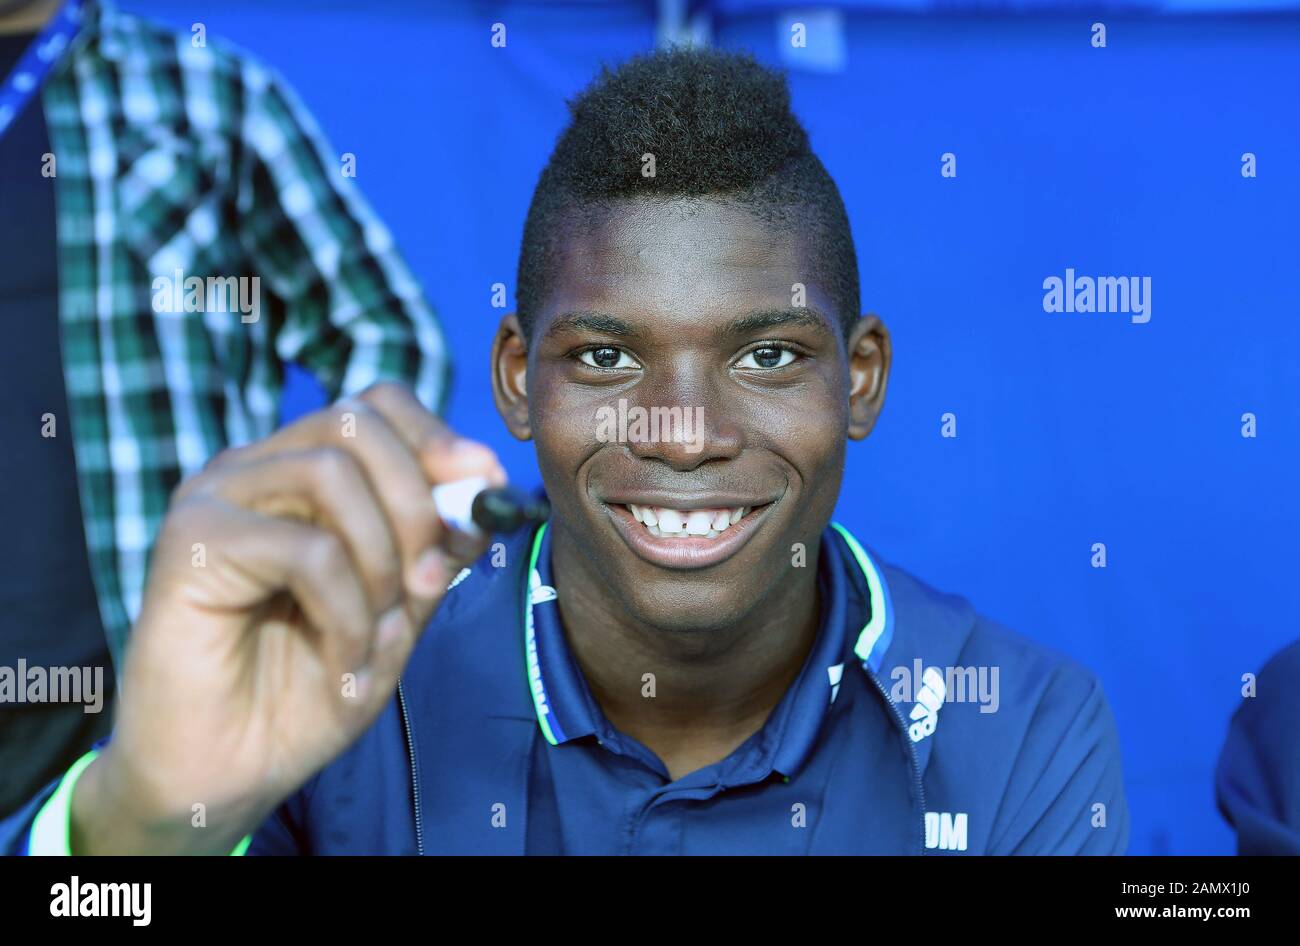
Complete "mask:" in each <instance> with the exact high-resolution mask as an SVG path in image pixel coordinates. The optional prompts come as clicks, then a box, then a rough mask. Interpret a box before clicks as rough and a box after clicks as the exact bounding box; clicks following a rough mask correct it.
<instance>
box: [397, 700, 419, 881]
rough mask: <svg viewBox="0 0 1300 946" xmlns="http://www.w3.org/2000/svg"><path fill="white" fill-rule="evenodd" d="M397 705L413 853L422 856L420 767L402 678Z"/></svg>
mask: <svg viewBox="0 0 1300 946" xmlns="http://www.w3.org/2000/svg"><path fill="white" fill-rule="evenodd" d="M397 706H398V709H400V710H401V716H402V732H403V734H405V736H406V751H407V752H408V753H409V754H410V759H411V800H412V802H413V803H414V805H415V853H416V855H417V856H419V857H423V856H424V829H423V828H422V827H421V826H420V768H419V766H418V765H417V764H416V761H415V734H414V733H412V732H411V716H410V714H409V713H408V712H407V711H406V691H405V690H403V689H402V678H401V677H398V678H397Z"/></svg>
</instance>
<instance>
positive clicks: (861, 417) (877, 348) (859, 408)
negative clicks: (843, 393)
mask: <svg viewBox="0 0 1300 946" xmlns="http://www.w3.org/2000/svg"><path fill="white" fill-rule="evenodd" d="M848 354H849V429H848V435H849V437H850V438H851V439H853V440H861V439H863V438H864V437H866V436H867V434H869V433H871V428H872V427H874V426H875V425H876V418H877V417H879V416H880V411H881V409H882V408H883V407H884V406H885V387H886V385H887V384H888V383H889V366H890V364H891V363H892V361H893V357H894V349H893V346H892V344H891V343H890V341H889V330H888V329H886V328H885V324H884V323H883V322H881V321H880V319H879V318H877V317H876V316H874V315H872V314H870V313H868V314H866V315H864V316H862V318H860V319H858V321H857V322H856V323H855V324H854V326H853V330H852V331H851V332H850V333H849V338H848Z"/></svg>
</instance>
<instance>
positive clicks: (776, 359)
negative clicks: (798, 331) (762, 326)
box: [736, 345, 795, 368]
mask: <svg viewBox="0 0 1300 946" xmlns="http://www.w3.org/2000/svg"><path fill="white" fill-rule="evenodd" d="M794 358H795V353H794V352H793V351H791V350H790V349H789V348H779V347H777V346H776V345H765V346H763V347H762V348H755V349H754V350H753V351H751V352H748V353H746V354H745V355H744V356H743V357H742V358H741V359H740V361H738V362H736V367H737V368H784V367H785V366H786V365H788V364H790V362H792V361H794Z"/></svg>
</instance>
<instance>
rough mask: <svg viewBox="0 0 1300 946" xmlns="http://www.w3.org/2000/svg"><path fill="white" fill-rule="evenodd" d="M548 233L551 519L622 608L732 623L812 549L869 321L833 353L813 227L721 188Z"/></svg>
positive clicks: (543, 316) (870, 370) (544, 367)
mask: <svg viewBox="0 0 1300 946" xmlns="http://www.w3.org/2000/svg"><path fill="white" fill-rule="evenodd" d="M563 244H564V248H563V250H562V251H561V254H560V258H559V260H558V261H557V270H556V271H555V272H554V273H553V274H552V276H551V282H550V292H549V294H548V297H547V298H546V299H545V300H543V304H542V305H541V307H540V308H539V311H538V313H537V316H536V323H535V325H534V326H533V329H532V337H531V340H530V341H529V349H528V355H527V361H526V365H527V367H526V372H527V373H526V390H527V410H528V415H527V416H528V427H529V428H530V432H531V435H532V436H533V438H534V439H535V440H536V445H537V456H538V461H539V464H540V467H541V472H542V478H543V481H544V482H545V485H546V489H547V492H548V494H549V497H550V500H551V503H552V506H553V508H554V511H555V516H554V520H553V523H554V528H555V529H556V531H557V533H561V532H562V533H563V536H564V541H566V542H569V543H572V547H574V548H576V549H577V551H578V553H579V554H580V555H581V557H582V559H583V560H584V561H585V562H586V563H587V564H588V568H587V572H588V574H589V575H592V576H595V577H597V578H598V580H599V581H600V583H601V584H603V585H604V587H605V588H607V589H609V591H610V592H612V593H613V595H614V596H615V597H616V598H617V599H618V603H619V604H620V605H621V606H622V607H623V608H624V609H625V610H626V611H628V612H629V613H630V614H631V616H633V617H634V618H636V619H638V620H639V621H642V622H644V623H647V624H650V625H651V626H656V627H664V628H674V629H678V630H707V629H709V628H712V627H721V626H729V625H733V624H735V623H736V622H737V621H739V620H742V619H743V618H744V617H745V616H746V615H748V614H749V613H751V611H752V609H754V608H755V607H757V606H759V605H761V604H762V603H764V602H765V601H770V600H771V598H770V597H769V596H770V595H772V594H773V593H774V592H776V593H779V591H778V589H779V588H780V587H781V582H783V581H788V580H789V578H790V570H791V569H792V568H793V567H798V565H797V563H799V562H801V561H802V562H803V563H804V566H803V567H805V568H812V567H813V566H814V565H815V562H816V552H817V548H818V538H819V535H820V532H821V530H822V529H823V528H825V526H826V523H827V522H828V520H829V519H830V516H831V514H832V511H833V509H834V506H835V502H836V498H837V496H838V495H839V488H840V480H841V476H842V473H843V463H844V445H845V438H846V434H849V435H853V436H863V435H865V432H866V430H865V429H861V428H862V425H861V424H860V423H857V422H856V421H857V420H860V417H857V414H858V413H860V412H855V410H854V409H853V405H852V404H851V397H850V394H851V388H852V387H853V378H854V377H856V374H855V368H856V369H860V370H858V372H857V373H858V374H861V373H862V372H865V373H866V374H870V375H873V376H876V377H878V379H879V387H880V389H881V392H882V393H883V374H884V371H885V370H886V369H887V362H888V343H887V339H886V340H885V343H884V345H883V346H877V345H875V344H874V343H872V342H871V340H870V338H868V340H867V344H866V345H865V348H866V350H867V351H866V362H863V361H862V359H861V358H858V359H857V360H855V359H853V358H846V347H845V340H844V336H843V331H842V329H841V327H840V324H839V322H838V319H837V317H836V315H835V313H834V311H833V309H832V308H831V304H830V299H829V297H828V295H827V294H826V292H825V291H824V290H823V289H822V288H821V287H819V286H818V285H817V284H816V283H815V282H814V281H813V280H812V277H811V274H812V273H814V272H816V270H817V267H816V266H815V265H814V260H812V259H810V257H809V254H810V253H811V252H815V246H812V245H810V241H806V240H804V239H802V238H801V236H800V234H799V232H798V231H797V230H796V229H795V228H784V227H777V226H773V225H768V224H764V223H762V222H761V221H759V220H758V219H757V218H756V217H754V216H753V215H751V214H750V213H749V212H747V211H745V210H744V209H741V208H738V207H735V206H733V205H728V204H725V203H719V202H715V201H688V200H671V201H668V200H656V201H627V202H624V203H621V204H620V205H619V206H618V207H617V208H615V209H613V210H611V211H608V212H602V213H599V214H597V215H596V216H594V217H585V218H584V219H583V222H582V223H581V224H580V225H570V226H569V227H568V228H567V231H566V233H565V239H564V241H563ZM800 286H802V287H803V291H802V293H801V292H800ZM866 321H867V320H863V322H864V323H865V322H866ZM871 321H872V322H874V320H871ZM877 325H878V323H877ZM861 327H863V326H862V324H861V323H860V325H859V328H861ZM880 333H881V334H883V329H880ZM868 334H870V333H868ZM862 335H863V333H862V332H860V331H855V333H854V335H852V336H851V337H850V344H853V342H854V339H855V338H858V337H860V336H862ZM873 352H874V354H872V353H873ZM873 359H874V362H875V364H874V365H873V364H869V363H868V362H871V361H872V360H873ZM498 373H500V361H499V362H498ZM522 386H523V385H521V387H522ZM638 418H640V425H639V426H638ZM507 419H508V420H509V417H507ZM871 419H872V420H874V413H873V414H872V418H871ZM688 424H689V426H687V425H688ZM869 427H870V423H869V422H868V423H867V425H866V428H867V429H869ZM517 432H518V431H517ZM647 511H649V514H648V515H647ZM674 531H685V532H687V533H695V534H688V535H687V536H686V537H681V536H679V535H674V534H670V533H672V532H674ZM701 533H702V534H701ZM800 547H802V549H804V550H805V551H804V553H803V554H802V555H800V553H799V549H800Z"/></svg>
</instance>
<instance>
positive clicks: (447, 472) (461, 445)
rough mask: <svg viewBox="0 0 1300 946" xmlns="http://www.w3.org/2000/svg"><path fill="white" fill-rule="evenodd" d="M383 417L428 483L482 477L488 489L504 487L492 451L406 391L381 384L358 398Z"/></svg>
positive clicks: (501, 472) (407, 389) (498, 462)
mask: <svg viewBox="0 0 1300 946" xmlns="http://www.w3.org/2000/svg"><path fill="white" fill-rule="evenodd" d="M357 400H359V401H364V402H365V403H366V404H368V405H369V406H370V407H371V408H373V409H374V410H376V411H378V412H379V413H380V414H381V415H383V417H384V419H385V420H387V421H388V423H389V426H391V427H392V428H393V430H394V431H396V432H397V434H398V436H400V437H401V438H402V439H403V440H405V441H406V444H407V446H408V447H410V449H411V452H412V453H414V454H415V455H416V457H417V458H419V461H420V466H421V467H422V468H423V469H424V472H425V475H426V476H428V478H429V482H430V484H433V485H436V484H440V483H450V482H452V481H453V480H459V479H464V478H466V477H470V476H482V477H484V478H485V479H486V480H487V481H488V484H489V485H490V486H504V485H505V483H506V471H505V469H504V468H503V467H502V466H501V461H499V460H498V459H497V456H496V454H495V453H493V452H492V449H491V448H490V447H488V446H486V445H485V444H481V443H479V442H478V441H477V440H470V439H469V438H467V437H462V436H460V435H459V434H457V433H456V432H455V431H454V430H452V429H451V428H450V427H448V426H447V425H446V424H445V423H443V421H442V419H441V418H439V417H437V416H436V415H435V414H433V413H431V412H430V411H428V410H427V409H426V408H425V407H424V405H423V404H421V403H420V402H419V400H417V399H416V397H415V395H414V394H413V393H411V391H410V389H409V388H406V387H404V386H402V385H400V384H394V383H390V382H381V383H379V384H374V385H371V386H370V387H368V388H366V390H364V391H363V392H361V394H359V395H357Z"/></svg>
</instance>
